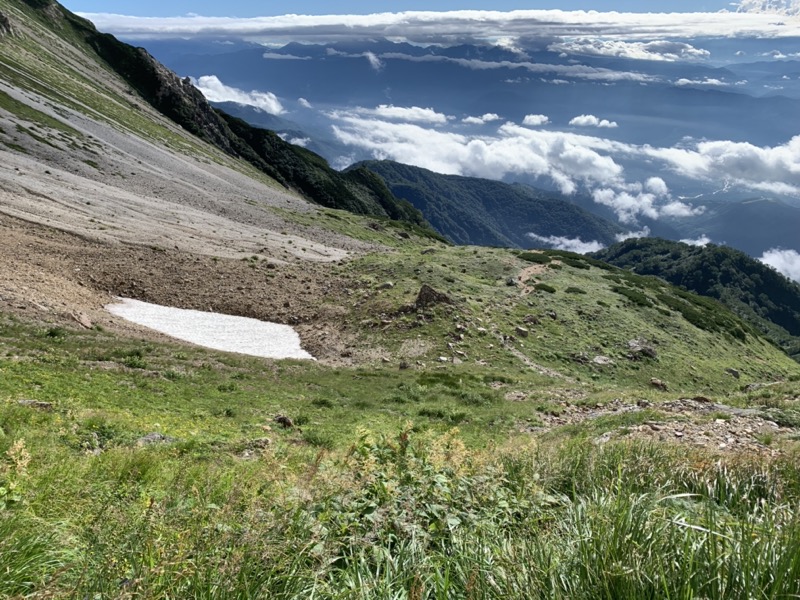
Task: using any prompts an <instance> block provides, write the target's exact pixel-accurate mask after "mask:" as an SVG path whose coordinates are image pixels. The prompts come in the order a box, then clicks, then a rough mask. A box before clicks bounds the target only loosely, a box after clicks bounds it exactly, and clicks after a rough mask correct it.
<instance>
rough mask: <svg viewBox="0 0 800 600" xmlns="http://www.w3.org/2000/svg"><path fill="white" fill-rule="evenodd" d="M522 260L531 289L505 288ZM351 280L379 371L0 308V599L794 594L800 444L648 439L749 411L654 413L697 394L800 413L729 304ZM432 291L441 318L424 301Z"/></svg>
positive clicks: (629, 280) (605, 271)
mask: <svg viewBox="0 0 800 600" xmlns="http://www.w3.org/2000/svg"><path fill="white" fill-rule="evenodd" d="M431 248H432V249H433V250H434V251H433V252H427V253H423V252H425V250H430V249H431ZM531 261H533V262H531ZM530 267H536V268H537V270H538V269H542V270H541V271H539V272H538V273H537V274H536V275H535V280H529V284H530V285H531V286H538V290H537V291H531V293H529V294H523V292H522V290H521V289H520V288H519V287H517V286H509V285H507V278H508V277H513V276H515V274H518V273H519V272H520V270H521V269H524V268H530ZM463 270H466V273H463V272H462V271H463ZM337 276H338V277H341V278H342V279H343V281H346V282H347V285H348V289H350V290H351V291H352V292H353V294H352V298H353V299H354V304H355V306H352V307H351V309H352V313H351V314H350V316H349V317H348V318H347V319H346V322H347V323H348V324H349V326H350V327H352V328H353V331H352V333H354V334H355V335H356V336H357V337H358V339H359V343H360V344H364V345H370V344H371V345H372V347H374V349H375V355H376V361H377V362H376V364H374V365H369V366H367V365H365V366H362V367H359V368H338V367H331V366H325V365H320V364H310V363H300V362H293V361H284V362H281V361H268V360H261V359H254V358H247V357H241V356H236V355H228V354H224V353H218V352H210V351H205V350H202V349H197V348H189V347H186V346H183V345H177V344H156V343H148V344H143V343H141V342H136V341H132V340H122V339H119V338H115V337H113V336H111V335H109V334H107V333H104V332H100V331H86V330H83V331H77V330H72V329H69V328H63V327H49V328H48V327H41V326H33V325H30V324H28V323H25V322H21V321H19V320H17V319H12V318H9V317H0V348H2V350H3V352H2V356H0V375H2V377H0V456H2V459H0V532H2V535H1V536H0V555H1V556H3V567H4V570H3V577H0V596H4V597H17V596H29V597H58V598H85V597H87V596H88V597H112V598H123V597H130V596H131V595H133V596H135V597H139V598H153V599H155V598H163V597H167V596H169V597H208V598H242V597H269V598H287V599H288V598H292V599H295V598H297V599H299V598H304V597H309V596H311V595H315V596H317V597H321V598H331V599H334V598H336V599H345V598H364V599H367V598H391V597H417V598H437V597H448V596H449V597H470V595H472V596H473V597H474V596H476V595H477V597H481V598H519V599H522V598H565V599H566V598H587V599H588V598H605V597H614V598H631V599H634V598H641V597H653V598H657V597H670V596H675V595H679V594H682V595H683V596H685V597H695V596H697V597H699V596H702V597H706V598H719V599H722V598H729V597H745V596H746V595H747V594H751V593H753V592H756V591H757V592H758V593H760V595H761V596H762V597H766V598H781V597H785V596H786V595H787V594H791V593H795V592H796V591H797V588H796V582H797V581H798V579H797V578H798V577H800V564H799V563H798V562H797V560H796V557H797V556H798V552H800V547H798V542H797V540H798V536H797V534H798V532H800V522H798V517H797V514H796V511H794V510H793V506H794V505H796V502H797V501H798V500H800V472H799V471H798V470H797V464H798V462H797V454H796V442H792V441H791V440H790V439H783V440H781V441H778V440H777V439H773V438H771V437H770V438H769V439H768V438H767V434H764V436H763V437H761V438H760V439H761V440H763V443H764V444H770V445H771V446H772V447H773V448H774V451H775V452H776V453H777V454H776V456H775V457H774V458H768V457H767V456H768V455H752V456H748V457H737V455H735V454H723V455H721V456H720V455H717V454H716V453H715V452H714V450H710V449H707V448H700V447H698V446H695V445H694V444H691V443H689V442H687V443H686V444H685V445H682V446H672V445H671V444H669V443H667V442H654V441H650V442H646V441H640V440H637V438H636V437H635V436H634V435H633V433H634V432H636V431H639V430H640V429H641V428H644V429H645V430H647V431H650V428H651V427H657V428H664V427H671V426H676V427H686V426H689V425H690V424H692V423H694V422H698V425H697V426H698V427H709V428H710V427H714V426H716V425H715V423H718V422H720V421H723V422H724V421H725V420H726V419H731V418H733V417H732V416H731V414H729V413H725V412H720V409H716V410H715V411H710V412H708V413H707V414H702V415H696V416H690V415H688V413H686V412H685V411H682V412H678V413H674V412H669V411H668V410H667V409H666V405H667V403H668V402H669V401H673V402H674V400H675V398H679V397H685V396H696V395H697V394H702V395H703V396H705V397H707V400H703V402H716V403H722V404H726V405H732V406H735V407H746V408H749V409H750V410H751V411H753V412H754V413H755V414H763V415H764V416H765V418H769V419H775V420H779V421H780V422H781V423H783V424H791V423H794V424H795V425H800V411H798V398H800V387H798V382H799V381H800V372H799V370H798V367H797V365H796V364H795V363H793V362H792V361H790V360H789V359H788V358H786V357H785V356H784V355H783V354H782V353H780V352H779V351H778V350H777V349H775V348H773V347H772V346H770V345H769V344H767V343H765V342H764V341H763V340H761V339H760V338H758V337H757V336H756V335H754V334H752V333H749V332H745V335H744V339H741V338H742V335H741V332H742V331H744V329H746V327H742V324H741V323H740V322H739V321H738V320H737V319H736V318H735V317H733V316H732V315H730V313H727V312H726V311H725V309H724V308H721V307H718V306H715V305H711V304H708V303H707V302H706V301H704V300H702V299H699V298H696V297H693V296H690V295H683V294H681V293H679V292H678V291H676V290H675V289H674V288H670V287H669V286H668V285H666V284H664V283H663V282H660V281H658V280H654V279H650V278H643V277H639V276H636V275H632V274H630V273H626V272H623V271H618V270H615V269H614V268H613V267H608V266H605V265H603V266H601V264H595V263H593V262H592V261H591V260H587V259H584V258H581V257H578V256H577V255H563V254H557V253H554V254H551V255H545V254H536V255H533V256H528V255H525V254H523V255H522V256H517V255H515V254H514V253H512V252H509V251H506V250H488V249H480V248H465V247H459V248H454V247H450V246H445V245H437V246H434V247H427V246H420V245H419V242H418V241H417V242H413V241H408V243H407V244H406V246H405V248H404V249H401V250H399V251H397V252H395V253H391V254H386V253H383V254H375V255H372V256H367V257H364V258H363V259H360V260H359V261H354V262H352V263H350V264H348V265H345V266H342V267H340V272H338V273H337ZM389 277H391V278H394V279H395V280H396V281H397V282H398V283H397V284H396V285H395V286H394V287H391V288H390V287H387V286H384V285H382V284H383V283H385V281H386V280H387V278H389ZM422 283H427V284H429V285H433V286H435V287H436V289H437V290H439V291H441V292H443V293H446V294H447V295H448V296H449V297H450V299H451V300H452V304H450V303H439V304H430V305H427V306H424V307H423V306H420V307H418V308H415V309H412V310H409V309H408V306H409V305H410V304H411V303H413V302H414V300H415V297H416V290H417V289H418V287H419V285H421V284H422ZM578 290H581V291H582V292H585V293H581V291H578ZM683 302H685V303H686V307H687V308H686V309H684V310H686V311H687V314H689V313H688V308H691V309H692V310H694V311H696V313H697V315H699V316H698V317H697V325H700V326H701V327H700V328H698V326H697V325H695V324H692V323H690V322H688V321H687V320H686V319H684V318H683V317H682V316H681V314H682V311H681V310H680V309H678V310H674V309H673V308H672V307H673V306H679V305H680V304H681V303H683ZM348 310H350V309H348ZM553 312H556V313H557V314H556V316H555V318H553V317H552V316H550V314H551V313H553ZM530 315H534V316H536V317H537V319H538V320H539V322H538V323H536V322H534V321H532V320H528V321H526V320H525V317H527V316H530ZM517 323H523V324H524V326H525V327H526V328H528V330H529V332H528V335H526V336H523V335H522V334H521V333H520V331H519V330H518V329H517V328H516V327H517V325H516V324H517ZM632 338H636V339H638V340H640V343H641V344H643V345H646V346H648V347H650V348H651V349H652V350H653V352H650V353H647V354H646V355H642V356H635V353H633V354H632V352H634V351H633V350H632V349H631V347H630V346H629V345H628V343H627V342H628V340H630V339H632ZM597 353H602V354H603V355H604V356H607V357H608V358H610V359H611V360H612V362H611V363H607V362H606V363H604V364H596V363H594V362H593V361H592V359H593V358H594V357H595V356H596V355H597ZM377 357H384V358H386V359H387V360H388V361H389V362H383V361H382V360H378V359H377ZM441 358H444V359H445V360H441ZM398 361H400V362H398ZM398 366H400V367H401V368H398ZM729 366H735V367H737V368H740V369H741V378H740V379H739V380H736V379H734V378H733V377H731V376H730V375H729V374H727V373H725V372H724V369H725V368H727V367H729ZM653 376H658V377H660V378H661V379H662V381H665V382H666V384H667V386H668V391H663V390H660V389H656V388H654V387H653V386H652V385H650V378H651V377H653ZM775 378H784V379H786V380H787V381H785V382H784V383H780V384H776V385H771V386H769V387H763V388H758V386H752V387H750V388H747V387H746V386H748V385H749V384H750V383H758V384H763V382H772V381H774V379H775ZM790 380H791V381H790ZM614 405H617V406H620V407H622V409H621V410H619V411H617V412H614V413H610V414H607V415H604V416H599V417H597V418H588V419H586V420H585V421H582V422H575V423H570V424H566V425H563V426H553V425H549V426H546V423H548V422H550V423H551V422H552V419H554V418H557V417H558V416H559V415H563V414H566V411H568V410H570V407H576V408H578V409H579V410H583V411H588V413H591V412H592V411H599V412H600V413H601V414H602V407H604V406H614ZM279 416H281V417H288V418H289V419H290V420H291V426H290V427H284V426H283V425H281V424H280V423H279V422H278V421H277V420H276V418H277V417H279ZM280 422H281V423H284V424H285V423H287V421H286V420H285V419H281V420H280ZM704 424H705V425H704ZM454 427H458V428H459V430H460V431H459V430H455V429H454ZM538 431H542V432H544V434H543V435H538V434H537V433H536V432H538ZM770 435H771V434H770ZM795 437H796V435H795ZM793 444H794V445H793ZM764 447H765V448H767V450H766V451H767V452H769V451H770V450H769V447H768V446H764ZM632 544H633V545H635V548H636V552H631V545H632ZM587 566H588V568H587ZM776 574H779V575H780V576H778V577H776V576H775V575H776ZM598 590H599V591H598Z"/></svg>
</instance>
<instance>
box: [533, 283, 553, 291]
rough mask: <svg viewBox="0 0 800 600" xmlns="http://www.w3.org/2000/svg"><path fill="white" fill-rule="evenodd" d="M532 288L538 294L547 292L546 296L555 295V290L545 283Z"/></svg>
mask: <svg viewBox="0 0 800 600" xmlns="http://www.w3.org/2000/svg"><path fill="white" fill-rule="evenodd" d="M533 288H534V289H535V290H538V291H540V292H547V293H548V294H555V293H556V288H554V287H553V286H552V285H547V284H546V283H537V284H536V285H534V286H533Z"/></svg>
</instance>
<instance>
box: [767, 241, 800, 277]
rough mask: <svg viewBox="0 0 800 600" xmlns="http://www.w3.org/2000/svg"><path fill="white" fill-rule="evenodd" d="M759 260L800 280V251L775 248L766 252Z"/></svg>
mask: <svg viewBox="0 0 800 600" xmlns="http://www.w3.org/2000/svg"><path fill="white" fill-rule="evenodd" d="M758 260H760V261H761V262H763V263H764V264H767V265H769V266H770V267H772V268H773V269H775V270H776V271H778V272H779V273H783V274H784V275H786V276H787V277H788V278H789V279H793V280H795V281H797V282H800V252H797V251H796V250H781V249H780V248H773V249H772V250H767V251H766V252H764V254H762V255H761V258H759V259H758Z"/></svg>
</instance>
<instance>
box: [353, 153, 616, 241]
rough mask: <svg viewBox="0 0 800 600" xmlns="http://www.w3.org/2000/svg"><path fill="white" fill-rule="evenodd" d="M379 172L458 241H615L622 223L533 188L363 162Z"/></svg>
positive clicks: (395, 191) (389, 163) (393, 188)
mask: <svg viewBox="0 0 800 600" xmlns="http://www.w3.org/2000/svg"><path fill="white" fill-rule="evenodd" d="M357 166H358V167H361V168H367V169H369V170H371V171H373V172H375V173H377V174H378V175H380V176H381V177H382V178H383V180H384V181H385V182H386V184H387V185H388V187H389V189H390V190H391V191H392V193H393V194H394V195H395V196H396V197H398V198H401V199H404V200H407V201H409V202H410V203H411V204H413V205H414V207H416V208H417V209H419V210H420V211H421V212H422V214H423V215H424V216H425V218H426V219H427V220H428V221H429V222H430V223H431V225H433V227H434V228H435V229H436V230H437V231H439V232H440V233H441V234H442V235H445V236H447V237H448V238H449V239H450V240H452V241H453V242H455V243H457V244H476V245H484V246H506V247H517V248H520V247H523V248H525V247H531V246H537V245H541V243H542V242H541V240H537V238H534V237H531V234H534V235H536V236H541V237H545V238H549V237H551V236H556V237H564V238H570V239H575V238H580V239H581V240H582V241H584V242H591V241H597V242H600V243H602V244H609V243H613V242H614V241H615V235H616V234H617V233H621V231H622V230H621V229H620V227H619V226H617V225H615V224H614V223H611V222H610V221H606V220H605V219H603V218H601V217H598V216H596V215H593V214H591V213H589V212H588V211H585V210H583V209H582V208H580V207H578V206H576V205H574V204H572V203H569V202H566V201H564V200H561V199H556V198H552V197H550V195H549V194H548V193H547V192H542V191H539V190H536V189H534V188H529V187H527V186H518V185H509V184H505V183H502V182H498V181H491V180H488V179H480V178H477V177H460V176H456V175H439V174H438V173H434V172H432V171H428V170H427V169H422V168H419V167H412V166H409V165H403V164H400V163H396V162H392V161H365V162H362V163H359V164H358V165H357Z"/></svg>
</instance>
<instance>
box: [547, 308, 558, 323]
mask: <svg viewBox="0 0 800 600" xmlns="http://www.w3.org/2000/svg"><path fill="white" fill-rule="evenodd" d="M545 314H546V315H547V316H548V317H550V318H551V319H553V321H557V320H558V315H557V314H556V311H554V310H548V311H547V312H546V313H545Z"/></svg>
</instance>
